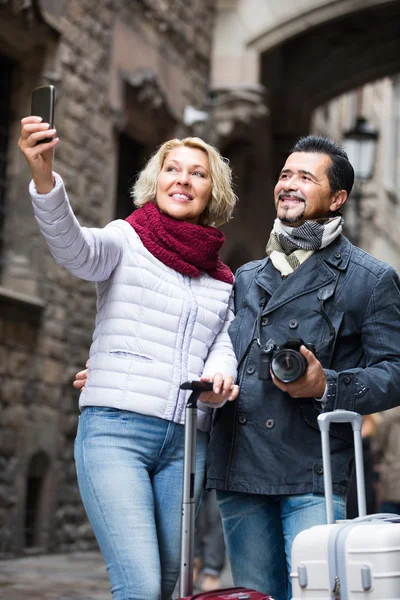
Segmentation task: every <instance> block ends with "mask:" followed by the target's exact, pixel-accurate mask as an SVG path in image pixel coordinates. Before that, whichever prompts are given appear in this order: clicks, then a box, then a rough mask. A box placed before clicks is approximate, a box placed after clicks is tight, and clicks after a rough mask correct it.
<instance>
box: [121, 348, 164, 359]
mask: <svg viewBox="0 0 400 600" xmlns="http://www.w3.org/2000/svg"><path fill="white" fill-rule="evenodd" d="M110 354H113V355H114V356H117V357H118V358H127V359H131V360H132V359H133V360H137V361H145V362H148V361H153V360H154V359H153V357H152V356H148V355H147V354H142V353H140V352H132V351H131V350H119V349H118V348H114V349H113V350H110Z"/></svg>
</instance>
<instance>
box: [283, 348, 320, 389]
mask: <svg viewBox="0 0 400 600" xmlns="http://www.w3.org/2000/svg"><path fill="white" fill-rule="evenodd" d="M300 352H301V353H302V355H303V356H304V358H305V359H306V360H307V362H308V367H307V370H306V372H305V373H304V375H303V376H302V377H300V379H297V380H296V381H293V382H292V383H282V382H281V381H279V380H278V379H277V378H276V377H275V376H274V375H272V373H271V375H272V381H273V382H274V384H275V385H276V387H277V388H279V389H280V390H282V392H287V393H288V394H289V395H290V396H291V397H292V398H322V396H323V395H324V392H325V387H326V377H325V372H324V369H323V368H322V365H321V363H320V362H319V360H317V359H316V358H315V356H314V354H313V353H312V352H310V350H307V348H306V347H305V346H301V347H300Z"/></svg>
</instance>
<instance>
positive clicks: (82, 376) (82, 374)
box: [72, 360, 89, 391]
mask: <svg viewBox="0 0 400 600" xmlns="http://www.w3.org/2000/svg"><path fill="white" fill-rule="evenodd" d="M85 367H86V369H85V370H84V371H79V373H77V374H76V375H75V381H74V382H73V384H72V385H73V386H74V388H76V389H77V390H81V391H82V390H83V388H84V387H85V385H86V380H87V376H88V371H89V369H88V367H89V360H87V361H86V365H85Z"/></svg>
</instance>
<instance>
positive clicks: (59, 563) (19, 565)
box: [0, 551, 233, 600]
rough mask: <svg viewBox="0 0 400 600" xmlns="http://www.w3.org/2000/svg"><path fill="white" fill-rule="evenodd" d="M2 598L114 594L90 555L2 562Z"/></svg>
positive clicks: (227, 580) (101, 598)
mask: <svg viewBox="0 0 400 600" xmlns="http://www.w3.org/2000/svg"><path fill="white" fill-rule="evenodd" d="M231 585H233V584H232V577H231V574H230V570H229V565H228V564H226V565H225V568H224V570H223V571H222V573H221V587H229V586H231ZM174 597H177V595H176V594H174ZM0 598H2V599H4V600H111V593H110V584H109V581H108V577H107V571H106V568H105V566H104V561H103V559H102V557H101V555H100V554H99V553H98V552H93V551H90V552H72V553H70V554H55V555H42V556H33V557H26V558H19V559H15V560H4V561H1V562H0Z"/></svg>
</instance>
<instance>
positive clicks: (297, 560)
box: [291, 410, 400, 600]
mask: <svg viewBox="0 0 400 600" xmlns="http://www.w3.org/2000/svg"><path fill="white" fill-rule="evenodd" d="M332 422H335V423H351V425H352V427H353V432H354V447H355V466H356V476H357V496H358V510H359V515H360V516H359V517H358V518H357V519H353V520H350V521H342V522H338V523H334V520H333V514H334V513H333V493H332V471H331V462H330V442H329V428H330V424H331V423H332ZM318 424H319V427H320V430H321V438H322V458H323V468H324V486H325V499H326V511H327V522H328V525H316V526H315V527H311V528H310V529H306V530H304V531H302V532H300V533H299V534H298V535H297V536H296V538H295V540H294V542H293V548H292V572H291V578H292V586H293V595H292V600H332V599H334V600H356V599H357V600H361V599H363V600H364V599H365V600H395V599H396V600H400V516H399V515H390V514H388V515H387V514H375V515H369V516H366V514H365V513H366V508H365V506H366V503H365V485H364V467H363V459H362V439H361V425H362V417H361V415H359V414H357V413H354V412H350V411H345V410H335V411H333V412H329V413H322V414H321V415H319V417H318Z"/></svg>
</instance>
